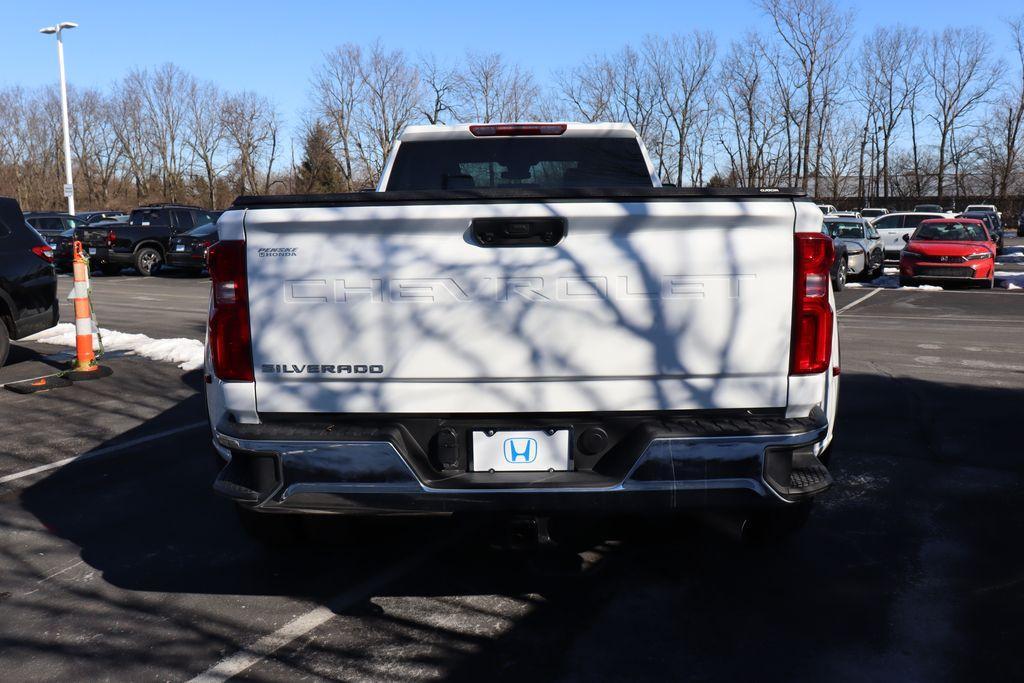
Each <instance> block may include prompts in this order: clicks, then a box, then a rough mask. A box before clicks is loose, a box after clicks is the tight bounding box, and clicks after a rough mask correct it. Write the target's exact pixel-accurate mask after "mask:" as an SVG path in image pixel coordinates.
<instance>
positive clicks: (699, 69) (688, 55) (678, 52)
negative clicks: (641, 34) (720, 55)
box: [643, 31, 717, 184]
mask: <svg viewBox="0 0 1024 683" xmlns="http://www.w3.org/2000/svg"><path fill="white" fill-rule="evenodd" d="M643 51H644V57H645V59H646V61H647V65H648V67H649V69H650V73H651V77H652V78H653V81H654V87H655V93H656V96H657V101H658V108H659V112H660V115H661V116H662V118H663V119H664V121H665V127H666V131H671V136H672V139H671V140H670V142H669V146H671V147H673V148H674V150H675V155H674V156H675V163H674V169H673V173H672V174H671V175H672V176H673V177H674V179H675V182H677V183H679V184H682V182H683V163H684V160H685V159H686V158H687V156H688V155H689V156H690V157H693V158H696V156H699V155H697V154H695V152H694V150H693V146H694V145H695V141H694V140H693V139H692V137H693V135H694V133H695V132H698V133H699V132H700V131H699V130H697V129H698V128H699V123H702V122H703V121H704V119H705V118H706V115H707V113H708V112H709V111H710V107H709V106H708V105H709V103H710V98H709V93H710V92H711V90H712V87H711V73H712V68H713V67H714V64H715V54H716V51H717V48H716V44H715V38H714V36H713V35H711V34H710V33H708V32H702V31H693V32H692V33H689V34H686V35H672V36H670V37H668V38H659V37H655V36H648V37H647V39H645V40H644V45H643ZM703 130H706V128H704V129H703Z"/></svg>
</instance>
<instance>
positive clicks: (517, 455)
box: [504, 439, 537, 464]
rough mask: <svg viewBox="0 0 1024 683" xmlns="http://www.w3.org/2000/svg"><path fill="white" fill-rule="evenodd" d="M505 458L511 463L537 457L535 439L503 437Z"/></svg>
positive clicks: (527, 460)
mask: <svg viewBox="0 0 1024 683" xmlns="http://www.w3.org/2000/svg"><path fill="white" fill-rule="evenodd" d="M504 448H505V460H506V462H510V463H512V464H515V463H519V462H524V463H530V462H533V461H534V460H536V459H537V439H505V444H504Z"/></svg>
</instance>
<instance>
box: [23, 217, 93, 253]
mask: <svg viewBox="0 0 1024 683" xmlns="http://www.w3.org/2000/svg"><path fill="white" fill-rule="evenodd" d="M25 221H26V222H27V223H28V224H29V225H31V226H32V227H33V228H35V230H36V232H38V233H39V234H40V235H42V236H43V237H45V238H46V240H47V241H48V242H50V245H51V246H53V242H52V241H50V238H54V237H57V235H59V234H60V233H62V232H64V231H65V230H67V229H68V228H80V227H82V226H84V225H85V221H84V220H82V219H81V218H79V217H78V216H72V215H71V214H69V213H60V212H59V211H29V212H28V213H26V214H25Z"/></svg>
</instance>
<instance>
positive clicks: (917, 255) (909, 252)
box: [901, 248, 924, 258]
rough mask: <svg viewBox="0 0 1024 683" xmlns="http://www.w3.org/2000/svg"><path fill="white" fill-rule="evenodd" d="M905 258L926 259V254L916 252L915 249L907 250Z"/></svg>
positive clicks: (903, 253) (904, 251) (905, 250)
mask: <svg viewBox="0 0 1024 683" xmlns="http://www.w3.org/2000/svg"><path fill="white" fill-rule="evenodd" d="M901 253H902V255H903V256H909V257H911V258H924V254H922V253H920V252H917V251H914V250H913V249H910V248H906V249H904V250H903V251H902V252H901Z"/></svg>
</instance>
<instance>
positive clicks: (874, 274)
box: [871, 254, 885, 280]
mask: <svg viewBox="0 0 1024 683" xmlns="http://www.w3.org/2000/svg"><path fill="white" fill-rule="evenodd" d="M883 273H885V254H879V255H878V262H877V263H875V267H874V268H872V269H871V279H872V280H874V279H875V278H879V277H882V274H883Z"/></svg>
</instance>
